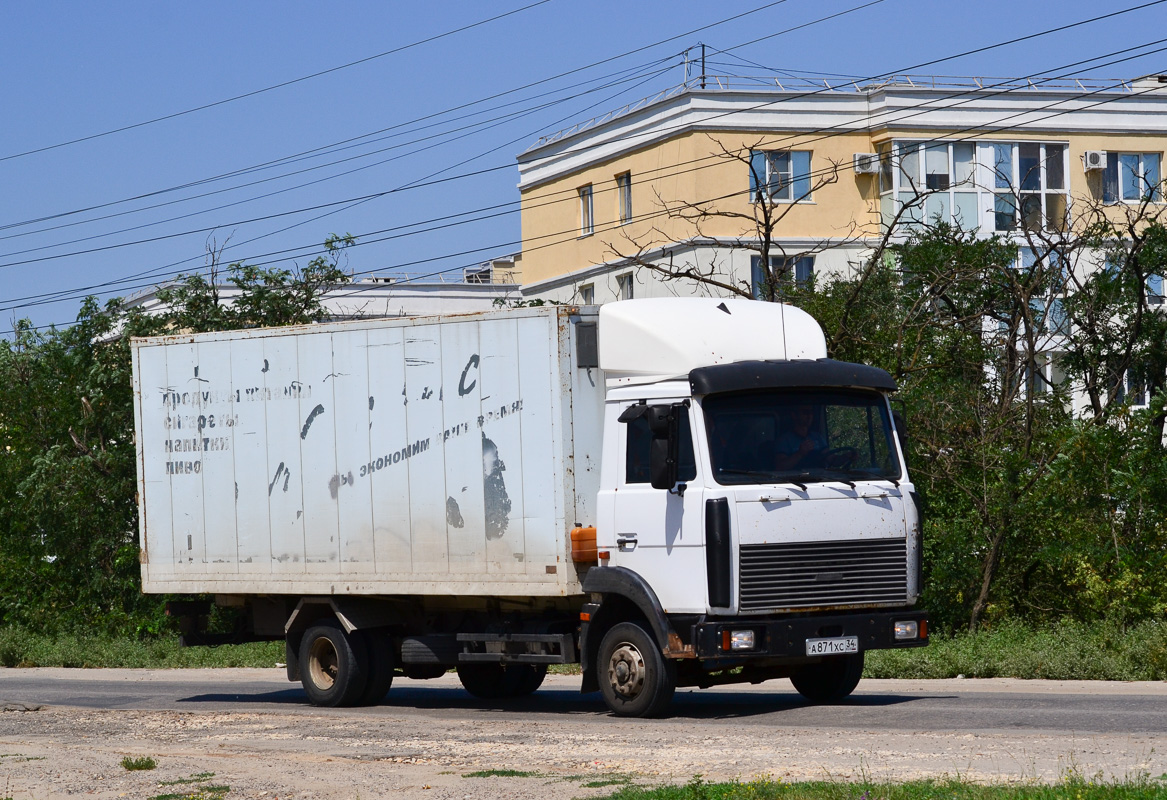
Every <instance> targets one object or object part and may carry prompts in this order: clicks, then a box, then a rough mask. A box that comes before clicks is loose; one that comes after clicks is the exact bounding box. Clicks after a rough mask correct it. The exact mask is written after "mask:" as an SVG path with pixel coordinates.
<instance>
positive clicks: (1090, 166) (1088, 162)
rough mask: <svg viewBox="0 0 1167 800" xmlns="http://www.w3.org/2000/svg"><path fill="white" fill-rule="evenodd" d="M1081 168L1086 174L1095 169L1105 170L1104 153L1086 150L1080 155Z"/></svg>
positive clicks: (1103, 151) (1102, 151)
mask: <svg viewBox="0 0 1167 800" xmlns="http://www.w3.org/2000/svg"><path fill="white" fill-rule="evenodd" d="M1082 166H1083V167H1084V168H1085V169H1086V171H1087V172H1092V171H1093V170H1096V169H1106V151H1105V150H1087V151H1086V152H1085V153H1083V154H1082Z"/></svg>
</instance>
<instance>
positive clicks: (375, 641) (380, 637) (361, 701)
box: [356, 630, 393, 706]
mask: <svg viewBox="0 0 1167 800" xmlns="http://www.w3.org/2000/svg"><path fill="white" fill-rule="evenodd" d="M364 639H365V646H366V651H367V652H368V654H369V660H368V668H367V670H366V671H367V673H368V679H367V680H366V681H365V690H364V691H363V692H361V696H360V697H359V698H357V702H356V704H357V705H359V706H375V705H377V704H378V703H380V702H381V701H382V700H384V699H385V695H386V694H388V693H389V687H390V686H392V685H393V645H392V643H390V641H389V635H388V634H387V633H385V631H378V630H372V631H365V632H364Z"/></svg>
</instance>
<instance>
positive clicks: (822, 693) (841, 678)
mask: <svg viewBox="0 0 1167 800" xmlns="http://www.w3.org/2000/svg"><path fill="white" fill-rule="evenodd" d="M861 677H863V654H862V653H856V654H854V655H849V656H839V657H837V658H828V659H824V660H823V661H822V663H819V664H812V665H810V666H808V667H804V668H803V669H802V670H801V671H800V672H798V673H796V674H794V675H792V676H791V677H790V682H791V683H793V684H794V688H795V689H797V690H798V693H799V694H800V695H802V696H803V697H805V698H806V699H807V700H809V701H810V702H812V703H837V702H839V701H840V700H842V699H843V698H844V697H846V696H847V695H849V694H851V692H853V691H855V687H856V686H858V685H859V679H860V678H861Z"/></svg>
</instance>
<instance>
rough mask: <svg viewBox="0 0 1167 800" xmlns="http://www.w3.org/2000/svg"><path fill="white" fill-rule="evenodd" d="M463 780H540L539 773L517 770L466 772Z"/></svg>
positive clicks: (540, 774)
mask: <svg viewBox="0 0 1167 800" xmlns="http://www.w3.org/2000/svg"><path fill="white" fill-rule="evenodd" d="M462 777H463V778H542V777H543V774H542V773H541V772H523V771H521V770H517V769H483V770H479V771H478V772H467V773H465V774H463V775H462Z"/></svg>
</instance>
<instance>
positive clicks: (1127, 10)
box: [889, 0, 1163, 74]
mask: <svg viewBox="0 0 1167 800" xmlns="http://www.w3.org/2000/svg"><path fill="white" fill-rule="evenodd" d="M1158 2H1163V0H1157V2H1153V3H1145V4H1143V5H1141V6H1135V7H1133V8H1131V9H1125V10H1123V11H1116V12H1112V13H1111V14H1108V15H1103V16H1102V17H1095V18H1091V19H1090V20H1084V21H1081V22H1079V23H1072V24H1069V25H1064V26H1059V28H1056V29H1052V30H1064V29H1066V28H1069V27H1074V26H1076V25H1078V24H1085V23H1086V22H1090V21H1097V20H1098V19H1101V18H1105V17H1107V16H1115V15H1118V14H1121V13H1127V12H1129V11H1132V10H1137V9H1140V8H1145V7H1147V6H1151V5H1157V4H1158ZM1044 33H1046V32H1039V33H1037V34H1031V35H1029V36H1026V37H1018V38H1017V39H1012V40H1009V41H1008V42H1006V43H1000V44H998V45H993V46H989V47H986V48H977V50H974V51H966V52H965V53H962V54H958V56H953V57H949V58H955V57H960V56H963V55H966V54H968V53H972V52H983V51H984V50H986V49H990V48H991V47H994V46H1003V45H1004V44H1008V43H1015V42H1017V41H1024V40H1027V39H1031V38H1033V37H1035V36H1038V35H1044ZM940 60H947V59H938V60H936V61H940ZM936 61H933V62H927V63H936ZM897 72H898V71H897ZM889 74H891V73H889Z"/></svg>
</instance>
